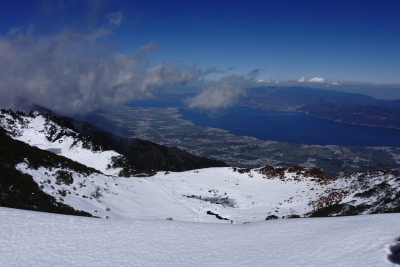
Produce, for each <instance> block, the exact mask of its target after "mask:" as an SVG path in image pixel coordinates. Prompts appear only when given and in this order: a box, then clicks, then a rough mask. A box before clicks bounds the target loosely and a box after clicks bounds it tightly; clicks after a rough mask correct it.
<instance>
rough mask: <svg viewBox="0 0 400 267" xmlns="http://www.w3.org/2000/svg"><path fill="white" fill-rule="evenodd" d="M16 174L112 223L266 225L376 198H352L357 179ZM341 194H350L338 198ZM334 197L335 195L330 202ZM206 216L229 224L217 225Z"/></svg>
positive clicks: (222, 171)
mask: <svg viewBox="0 0 400 267" xmlns="http://www.w3.org/2000/svg"><path fill="white" fill-rule="evenodd" d="M17 169H19V170H20V171H21V172H23V173H27V174H30V175H31V176H32V177H33V179H34V180H35V181H36V182H37V183H38V184H39V185H40V186H41V187H42V188H43V189H42V190H43V191H44V192H45V193H47V194H49V195H52V196H54V197H56V199H57V200H59V201H62V202H64V203H65V204H68V205H70V206H72V207H73V208H75V209H77V210H84V211H86V212H89V213H91V214H93V215H94V216H99V217H102V218H109V219H114V218H116V219H117V218H124V219H166V218H173V219H174V220H178V221H189V222H220V223H247V222H254V221H263V220H265V218H266V217H267V216H269V215H275V216H278V217H279V218H282V217H287V216H290V215H293V214H296V215H300V216H304V215H305V214H306V213H308V212H311V211H313V210H314V209H315V207H316V206H318V205H322V206H323V205H325V204H326V203H325V202H326V199H331V200H330V201H333V202H334V203H336V202H337V201H339V202H340V197H342V198H343V200H344V201H350V200H354V201H364V203H368V202H369V201H373V200H374V199H373V198H374V197H371V198H366V197H364V198H356V197H354V196H355V195H356V194H357V193H358V192H359V191H358V189H359V188H358V187H360V185H358V184H357V183H356V184H353V181H354V180H355V179H354V178H353V179H352V178H349V179H345V180H329V182H326V183H320V182H318V181H317V179H312V178H309V177H301V176H298V177H296V176H294V174H293V173H286V174H285V176H284V178H279V177H273V178H270V179H268V178H265V176H264V175H262V174H260V173H257V172H256V171H254V170H251V171H250V173H239V172H238V171H234V169H233V168H207V169H199V170H193V171H186V172H170V173H168V174H166V173H165V172H158V173H157V174H156V175H154V176H152V177H144V178H138V177H131V178H124V177H112V176H107V175H102V174H91V175H89V176H87V177H86V176H84V175H81V174H79V173H75V172H72V171H71V174H72V177H73V179H74V182H73V183H72V184H71V185H66V184H62V183H61V184H57V174H56V172H57V171H58V169H57V168H53V169H52V170H49V169H45V168H43V167H40V168H38V169H37V170H35V169H31V168H28V165H27V164H26V163H21V164H18V165H17ZM392 178H393V177H392V176H391V175H388V176H384V175H382V176H380V175H378V176H376V177H371V178H370V181H369V183H370V184H371V185H370V186H371V187H374V186H375V184H379V183H381V182H382V181H387V182H388V183H389V184H390V183H392V184H393V186H394V187H398V182H397V184H396V182H394V181H393V180H391V179H392ZM368 188H369V187H368ZM368 188H364V190H366V189H368ZM342 191H346V192H347V193H340V192H342ZM62 192H64V195H65V196H63V194H62ZM96 193H97V194H96ZM332 194H333V195H335V196H336V195H337V196H336V197H333V198H332V197H331V198H329V196H332ZM324 203H325V204H324ZM328 204H329V201H328ZM330 204H332V203H330ZM208 212H212V213H213V214H218V215H219V216H221V217H222V218H225V219H227V220H219V219H218V218H217V216H214V215H212V214H211V215H210V214H207V213H208Z"/></svg>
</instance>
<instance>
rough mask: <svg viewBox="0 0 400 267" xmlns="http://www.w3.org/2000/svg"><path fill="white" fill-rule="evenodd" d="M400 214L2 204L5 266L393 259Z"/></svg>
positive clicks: (0, 257)
mask: <svg viewBox="0 0 400 267" xmlns="http://www.w3.org/2000/svg"><path fill="white" fill-rule="evenodd" d="M399 221H400V214H379V215H362V216H352V217H334V218H312V219H311V218H309V219H292V220H273V221H263V222H257V223H250V224H213V223H208V224H204V223H189V222H177V221H168V220H127V219H118V220H101V219H95V218H85V217H75V216H67V215H57V214H48V213H41V212H33V211H23V210H16V209H8V208H2V207H0V240H1V241H2V242H0V266H9V267H11V266H43V267H45V266H51V267H53V266H394V264H393V263H392V262H390V261H389V260H388V255H389V254H390V247H391V246H393V245H395V244H396V239H397V237H398V236H399V234H400V233H399V230H398V227H396V225H398V222H399Z"/></svg>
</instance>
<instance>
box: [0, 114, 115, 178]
mask: <svg viewBox="0 0 400 267" xmlns="http://www.w3.org/2000/svg"><path fill="white" fill-rule="evenodd" d="M36 114H37V113H36ZM3 115H4V118H1V119H0V126H2V127H3V128H5V129H8V130H11V129H12V130H13V131H15V132H16V133H17V134H16V135H14V136H11V137H12V138H14V139H16V140H19V141H22V142H24V143H27V144H29V145H31V146H36V147H37V148H40V149H42V150H48V151H51V152H53V153H56V154H58V155H60V156H64V157H66V158H69V159H72V160H74V161H77V162H79V163H81V164H83V165H86V166H88V167H91V168H94V169H96V170H99V171H101V172H102V173H104V174H108V175H117V174H118V172H119V171H120V170H121V169H122V168H107V165H108V164H110V159H111V157H112V156H120V154H119V153H117V152H115V151H112V150H107V151H92V150H91V149H87V148H84V147H83V145H82V142H81V141H78V142H76V140H75V138H74V137H72V136H69V135H68V134H69V133H75V134H76V135H80V134H79V133H76V132H74V131H72V130H71V129H68V128H65V127H60V126H59V125H57V124H56V123H54V122H53V121H51V120H49V121H46V119H45V118H44V117H43V115H39V114H37V115H36V116H34V117H29V116H21V118H22V119H23V121H24V123H23V124H22V123H20V122H19V121H18V120H15V121H14V120H13V118H12V116H10V115H9V114H3ZM8 120H11V121H14V123H12V124H9V123H8V122H9V121H8ZM51 127H53V128H54V129H56V133H55V134H54V136H58V135H59V134H60V136H58V137H59V138H58V139H57V140H48V139H47V137H48V136H49V134H48V132H49V131H50V129H51Z"/></svg>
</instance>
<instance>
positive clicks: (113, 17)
mask: <svg viewBox="0 0 400 267" xmlns="http://www.w3.org/2000/svg"><path fill="white" fill-rule="evenodd" d="M107 19H108V21H109V22H110V24H111V25H116V26H119V25H121V23H122V21H123V20H124V15H123V13H122V11H118V12H113V13H109V14H107Z"/></svg>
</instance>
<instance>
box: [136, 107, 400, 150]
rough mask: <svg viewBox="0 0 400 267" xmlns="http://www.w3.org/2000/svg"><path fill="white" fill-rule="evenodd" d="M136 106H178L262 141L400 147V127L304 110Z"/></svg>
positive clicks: (200, 120) (187, 114)
mask: <svg viewBox="0 0 400 267" xmlns="http://www.w3.org/2000/svg"><path fill="white" fill-rule="evenodd" d="M129 106H132V107H135V106H136V107H160V108H166V107H176V108H178V109H179V113H180V114H182V119H184V120H189V121H191V122H192V123H194V124H196V125H200V126H208V127H215V128H220V129H224V130H228V131H229V132H230V133H232V134H235V135H242V136H243V135H247V136H252V137H256V138H258V139H262V140H273V141H281V142H291V143H303V144H314V145H354V146H396V147H398V146H400V130H398V129H388V128H379V127H369V126H362V125H354V124H347V123H340V122H335V121H330V120H325V119H320V118H316V117H312V116H309V115H306V114H304V113H300V112H290V111H275V110H260V109H254V108H250V107H232V108H230V109H227V110H221V111H220V112H219V113H216V114H213V115H211V116H210V115H209V114H207V113H204V112H199V111H195V110H190V109H188V108H186V107H185V105H184V104H183V103H182V102H180V101H156V100H144V101H136V102H134V103H131V104H129Z"/></svg>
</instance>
